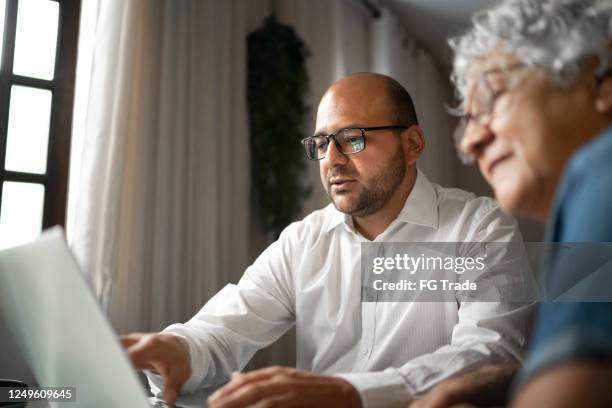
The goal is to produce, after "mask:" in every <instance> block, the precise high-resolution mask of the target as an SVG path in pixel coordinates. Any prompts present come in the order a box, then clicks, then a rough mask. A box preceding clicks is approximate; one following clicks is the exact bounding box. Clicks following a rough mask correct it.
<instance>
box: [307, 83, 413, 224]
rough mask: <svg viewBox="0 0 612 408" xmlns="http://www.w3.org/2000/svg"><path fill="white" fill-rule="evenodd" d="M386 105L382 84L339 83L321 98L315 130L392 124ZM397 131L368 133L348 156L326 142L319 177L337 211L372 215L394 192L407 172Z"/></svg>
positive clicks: (391, 111)
mask: <svg viewBox="0 0 612 408" xmlns="http://www.w3.org/2000/svg"><path fill="white" fill-rule="evenodd" d="M364 82H365V83H364ZM389 105H390V104H389V102H388V100H387V98H386V96H385V93H384V91H383V88H382V87H380V86H376V85H373V84H369V83H367V81H363V79H362V80H361V82H359V80H343V81H340V83H337V84H336V85H334V86H333V87H332V88H330V90H329V91H328V92H327V93H326V94H325V96H324V97H323V99H322V100H321V103H320V105H319V109H318V112H317V123H316V133H318V134H330V133H335V132H336V131H338V130H339V129H344V128H350V127H372V126H385V125H396V124H397V123H395V121H394V114H393V110H392V107H391V106H389ZM398 132H400V131H398V130H380V131H373V132H366V136H365V146H366V147H365V149H364V150H362V151H361V152H359V153H355V154H352V155H343V154H341V153H340V152H339V151H338V150H337V148H336V146H335V145H334V143H333V142H331V143H330V144H329V146H328V148H327V154H326V157H325V158H324V159H321V160H320V162H319V165H320V173H321V181H322V183H323V187H324V188H325V190H326V192H327V194H328V195H329V197H330V198H331V200H332V202H333V203H334V205H335V207H336V208H337V209H338V210H339V211H342V212H344V213H346V214H351V215H354V216H358V217H363V216H367V215H370V214H374V213H376V212H377V211H379V210H380V209H381V208H383V207H384V205H385V204H386V203H387V202H388V201H389V199H390V198H391V197H392V195H393V193H395V192H396V190H397V188H398V187H399V185H400V184H401V182H402V181H403V180H404V177H405V175H406V170H407V167H406V166H407V163H406V158H405V156H404V151H403V149H402V144H401V139H400V137H399V136H398Z"/></svg>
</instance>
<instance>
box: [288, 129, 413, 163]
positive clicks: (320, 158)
mask: <svg viewBox="0 0 612 408" xmlns="http://www.w3.org/2000/svg"><path fill="white" fill-rule="evenodd" d="M398 129H401V130H406V129H409V126H403V125H388V126H372V127H361V128H360V127H349V128H343V129H338V130H336V131H335V132H334V133H330V134H329V135H314V136H309V137H307V138H304V139H302V140H301V141H300V143H301V144H302V146H304V152H305V153H306V158H307V159H308V160H312V161H319V160H322V159H324V158H325V157H326V156H327V153H326V154H324V155H323V156H321V157H319V158H316V157H310V156H309V155H308V148H307V147H306V143H308V141H310V140H312V139H314V138H315V137H324V138H325V139H326V143H325V148H326V149H325V150H326V151H327V148H328V147H329V141H330V140H333V141H334V145H336V149H338V151H339V152H340V153H342V154H343V155H345V156H348V155H351V154H355V153H359V152H362V151H364V150H365V148H366V137H365V132H370V131H375V130H398ZM347 130H359V131H361V138H362V139H363V147H362V148H361V149H359V150H357V151H354V152H349V153H345V152H343V151H342V146H341V145H340V143H338V141H337V140H336V135H338V134H339V133H340V132H346V131H347Z"/></svg>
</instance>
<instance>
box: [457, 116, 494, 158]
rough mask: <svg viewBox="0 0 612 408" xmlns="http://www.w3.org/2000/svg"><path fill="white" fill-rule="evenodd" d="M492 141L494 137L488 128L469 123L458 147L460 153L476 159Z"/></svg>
mask: <svg viewBox="0 0 612 408" xmlns="http://www.w3.org/2000/svg"><path fill="white" fill-rule="evenodd" d="M494 139H495V135H494V134H493V132H492V131H491V129H490V128H489V126H483V125H480V124H478V123H475V122H473V121H470V123H469V124H468V126H467V127H466V128H465V130H464V133H463V136H462V138H461V141H460V142H459V146H458V147H459V150H460V151H461V153H463V154H465V155H469V156H472V157H475V158H476V159H478V158H479V157H480V156H482V154H483V152H484V150H485V149H486V148H487V146H489V144H491V142H492V141H493V140H494Z"/></svg>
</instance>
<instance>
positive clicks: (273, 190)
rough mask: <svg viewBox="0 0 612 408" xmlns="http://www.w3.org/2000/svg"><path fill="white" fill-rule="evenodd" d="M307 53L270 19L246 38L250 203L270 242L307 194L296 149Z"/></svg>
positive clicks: (300, 153) (301, 133) (300, 131)
mask: <svg viewBox="0 0 612 408" xmlns="http://www.w3.org/2000/svg"><path fill="white" fill-rule="evenodd" d="M309 54H310V53H309V51H308V49H307V48H306V46H305V45H304V43H303V42H302V40H301V39H300V38H299V37H298V36H297V34H296V33H295V31H294V30H293V28H292V27H290V26H287V25H284V24H281V23H279V22H278V21H277V20H276V17H274V16H273V15H272V16H269V17H267V18H266V19H265V21H264V25H263V27H261V28H259V29H257V30H256V31H254V32H253V33H251V34H250V35H249V38H248V79H247V84H248V92H247V100H248V106H249V120H250V132H251V170H252V171H251V174H252V190H251V191H252V192H253V194H252V199H253V201H254V203H255V207H256V212H257V214H258V216H259V219H260V221H261V223H262V225H263V227H264V229H265V230H266V232H267V233H268V234H270V235H272V236H273V237H274V238H276V237H278V235H279V234H280V232H281V231H282V230H283V228H285V227H286V226H287V225H288V224H289V223H290V222H291V221H293V220H294V219H295V218H296V217H297V216H298V215H299V214H300V212H301V210H302V205H303V201H304V199H305V198H306V197H308V195H309V194H310V187H309V186H308V185H306V183H305V182H304V180H305V178H306V175H305V174H304V171H305V169H306V165H305V157H304V153H303V151H302V146H301V145H300V140H301V139H303V138H304V137H306V136H305V125H306V120H307V114H308V112H309V107H308V106H307V104H306V102H305V100H304V98H305V96H306V91H307V89H308V73H307V72H306V58H307V57H308V56H309Z"/></svg>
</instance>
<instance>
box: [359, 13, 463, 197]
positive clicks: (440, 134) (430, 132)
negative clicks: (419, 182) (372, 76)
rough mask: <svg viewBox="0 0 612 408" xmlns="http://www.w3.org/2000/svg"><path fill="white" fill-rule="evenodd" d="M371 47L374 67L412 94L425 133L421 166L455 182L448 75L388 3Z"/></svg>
mask: <svg viewBox="0 0 612 408" xmlns="http://www.w3.org/2000/svg"><path fill="white" fill-rule="evenodd" d="M370 49H371V70H372V71H374V72H380V73H382V74H386V75H389V76H391V77H393V78H395V79H396V80H397V81H398V82H399V83H400V84H402V85H403V86H404V87H405V88H406V90H407V91H408V92H409V93H410V95H411V96H412V99H413V101H414V104H415V108H416V111H417V116H418V118H419V122H420V125H421V127H422V128H423V131H424V133H425V152H424V153H423V155H422V156H421V158H420V159H419V162H418V166H419V168H421V169H422V170H423V171H424V172H425V174H427V176H428V177H429V179H430V180H432V181H434V182H436V183H440V184H442V185H446V186H448V185H454V184H455V180H454V179H453V174H454V169H455V166H456V162H457V159H456V157H455V154H454V151H453V145H452V143H451V120H450V117H449V115H448V113H447V112H446V110H445V107H444V106H445V103H446V101H447V100H449V95H450V92H451V91H450V87H449V81H448V79H447V78H446V77H445V76H443V75H442V74H441V72H440V70H439V69H438V67H437V66H436V64H435V63H434V60H433V59H432V57H431V56H430V55H429V54H428V52H427V51H426V50H424V49H423V48H422V47H420V46H419V45H418V44H416V43H415V42H414V41H413V40H412V39H411V38H410V37H409V36H408V35H407V34H406V32H405V30H404V28H403V27H402V26H401V24H400V23H399V21H398V20H397V17H396V16H395V15H393V13H391V11H390V10H389V9H388V8H386V7H383V8H381V16H380V17H379V18H377V19H375V20H374V21H373V22H372V25H371V33H370Z"/></svg>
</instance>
